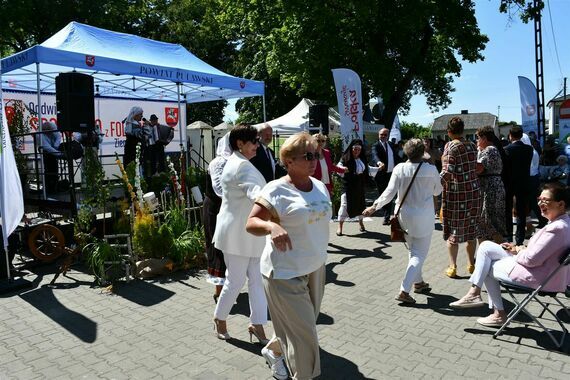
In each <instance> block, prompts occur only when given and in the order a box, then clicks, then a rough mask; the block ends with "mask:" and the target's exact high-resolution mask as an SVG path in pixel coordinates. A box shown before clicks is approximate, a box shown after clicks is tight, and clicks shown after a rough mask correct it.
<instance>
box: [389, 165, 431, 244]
mask: <svg viewBox="0 0 570 380" xmlns="http://www.w3.org/2000/svg"><path fill="white" fill-rule="evenodd" d="M423 163H424V162H423V161H422V162H420V164H419V165H418V167H417V168H416V171H415V173H414V176H413V177H412V182H410V184H409V185H408V188H407V189H406V193H405V194H404V197H403V198H402V202H400V206H399V207H398V210H397V211H396V215H394V216H393V217H392V219H390V240H392V241H394V242H405V241H406V238H405V235H406V234H407V232H406V231H405V230H404V229H402V226H401V225H400V220H399V219H398V215H399V214H400V210H401V209H402V205H403V204H404V201H405V200H406V197H407V196H408V193H409V192H410V188H411V187H412V183H414V180H415V179H416V175H418V172H419V171H420V167H421V166H422V164H423Z"/></svg>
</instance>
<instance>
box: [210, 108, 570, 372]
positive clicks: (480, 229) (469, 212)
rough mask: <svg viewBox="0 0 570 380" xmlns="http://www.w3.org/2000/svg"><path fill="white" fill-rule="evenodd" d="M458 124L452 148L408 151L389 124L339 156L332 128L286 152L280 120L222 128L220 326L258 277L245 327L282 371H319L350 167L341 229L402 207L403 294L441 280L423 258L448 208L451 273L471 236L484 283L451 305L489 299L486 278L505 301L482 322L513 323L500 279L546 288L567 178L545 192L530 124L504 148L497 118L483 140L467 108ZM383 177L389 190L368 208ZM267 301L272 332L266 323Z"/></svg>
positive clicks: (213, 231)
mask: <svg viewBox="0 0 570 380" xmlns="http://www.w3.org/2000/svg"><path fill="white" fill-rule="evenodd" d="M447 133H448V137H449V141H448V142H447V143H446V144H445V145H444V146H443V150H441V149H440V147H439V145H440V144H439V143H434V141H433V140H430V139H424V140H421V139H417V138H412V139H410V140H408V141H407V142H405V144H404V145H403V146H402V148H401V149H400V148H399V147H398V146H397V145H395V144H393V143H391V142H389V141H388V135H389V131H388V130H387V129H382V130H381V131H380V132H379V134H378V137H379V138H378V141H377V142H376V143H375V144H373V145H372V146H371V152H370V157H371V158H370V162H369V159H368V154H367V152H366V145H365V144H364V143H363V141H362V140H359V139H355V140H352V141H351V142H350V144H349V145H348V147H347V148H346V149H345V150H344V152H343V153H342V156H341V159H340V161H339V162H338V163H337V164H334V163H333V161H332V159H331V153H330V151H329V150H328V149H326V147H325V146H326V142H327V136H325V135H323V134H320V133H319V134H316V135H312V136H311V135H309V134H308V133H305V132H302V133H298V134H295V135H293V136H291V137H289V138H288V139H286V140H285V142H284V143H283V144H282V146H281V148H280V152H279V155H278V159H279V160H276V155H275V152H273V150H272V149H271V148H270V143H271V140H272V130H271V127H270V126H269V125H263V126H262V127H260V128H259V129H257V130H256V129H254V128H253V127H251V126H249V125H245V124H243V125H238V126H236V127H235V128H234V129H233V130H232V131H231V132H230V133H229V134H227V135H226V136H225V137H224V138H222V139H220V141H219V143H218V149H217V155H218V157H217V158H216V159H214V160H213V161H212V163H211V164H210V166H209V169H208V180H209V184H208V190H207V192H206V201H205V203H204V210H203V212H204V223H205V230H206V236H207V239H209V240H210V241H208V243H207V247H208V249H207V252H208V274H209V276H208V281H209V282H211V283H212V284H214V285H215V286H216V290H215V292H214V301H215V302H216V307H215V310H214V313H213V319H214V329H215V333H216V336H217V337H218V338H219V339H221V340H228V339H231V335H230V330H229V329H228V325H229V324H228V323H227V318H228V316H229V312H230V309H231V307H232V305H233V303H234V302H235V300H236V298H237V295H238V293H239V291H240V289H241V288H242V287H243V285H244V284H245V282H246V280H247V281H248V291H249V302H250V324H249V326H248V327H247V330H248V332H249V334H250V338H253V337H255V338H256V340H257V341H258V342H259V343H261V344H262V345H263V348H262V349H261V354H262V355H263V357H264V358H265V360H266V362H267V363H268V365H269V367H270V368H271V371H272V374H273V376H274V377H275V378H277V379H286V378H288V376H289V372H288V370H289V371H290V375H291V377H292V378H294V379H310V378H315V377H317V376H319V374H320V359H319V343H318V336H317V330H316V320H317V317H318V314H319V310H320V305H321V301H322V298H323V293H324V284H325V262H326V252H327V246H328V239H329V224H330V220H331V217H332V207H331V196H332V193H333V186H332V184H333V175H338V176H340V177H342V179H341V181H342V190H341V191H342V193H341V194H340V207H339V210H338V229H337V231H336V234H337V235H338V236H343V235H344V231H343V227H344V223H345V222H346V220H347V219H348V218H353V219H355V220H356V221H358V223H359V226H360V231H361V232H362V233H365V232H366V228H365V226H364V217H365V216H371V215H373V214H374V213H376V212H377V211H382V213H383V215H382V217H383V220H384V224H390V219H391V218H392V217H393V215H394V214H396V215H397V217H398V219H399V222H400V225H401V227H402V228H403V230H404V231H405V240H406V247H407V249H408V252H409V260H408V265H407V268H406V270H405V273H404V277H403V279H402V282H401V284H400V291H399V293H398V294H397V295H396V297H395V299H396V300H397V301H398V302H400V303H402V304H414V303H415V302H416V300H415V299H414V298H413V297H412V296H411V293H412V292H414V293H429V292H430V291H431V286H430V284H429V283H428V282H426V281H425V280H424V277H423V275H422V268H423V265H424V263H425V261H426V258H427V254H428V252H429V248H430V243H431V240H432V236H433V231H434V228H435V222H436V217H439V218H441V224H442V227H443V239H444V240H445V241H446V245H447V250H448V256H449V266H448V267H447V268H446V269H445V271H444V273H445V274H446V275H447V276H449V277H450V278H457V260H458V251H459V245H460V244H463V243H465V246H466V252H467V265H466V272H468V273H469V274H470V275H471V277H470V282H471V283H472V284H473V285H472V287H471V288H470V290H469V292H468V293H467V294H466V295H465V296H464V297H463V298H461V299H460V300H458V301H455V302H452V303H451V304H450V307H451V308H470V307H478V306H482V305H483V301H482V299H481V289H482V287H483V285H485V287H486V288H487V291H488V293H489V307H490V308H492V309H493V313H492V314H491V315H489V316H488V317H486V318H480V319H479V320H478V322H479V323H480V324H482V325H485V326H497V325H501V324H502V323H504V321H505V319H506V315H505V311H504V307H503V304H502V300H501V295H500V290H499V285H498V281H499V280H500V281H509V282H514V283H520V284H524V285H530V286H537V284H539V283H540V282H541V281H543V280H544V279H545V278H546V276H547V275H548V274H549V273H550V272H551V271H552V269H553V268H554V267H555V265H556V264H557V262H558V261H557V260H558V258H559V257H560V255H561V254H562V253H563V252H564V251H565V250H566V249H567V248H569V247H570V218H569V217H568V215H567V211H568V206H569V205H570V193H569V190H568V188H567V187H566V185H565V184H562V183H560V181H559V180H555V181H549V182H548V183H547V184H546V185H545V186H544V187H543V188H542V190H540V188H539V186H541V181H540V176H538V175H537V173H536V172H537V170H536V167H533V165H536V164H537V162H538V159H537V158H536V156H538V155H539V153H538V152H536V149H535V148H534V147H533V145H532V141H531V139H529V138H528V137H527V136H526V135H524V134H523V133H522V130H521V129H520V127H513V128H512V129H511V130H510V134H509V139H510V144H509V145H507V146H506V147H504V146H503V144H502V143H501V141H500V140H499V139H498V138H497V137H496V136H495V134H494V131H493V129H492V128H491V127H488V126H482V127H481V128H479V129H478V130H477V133H476V139H477V141H476V143H473V142H471V141H468V140H466V139H465V138H464V124H463V121H462V120H461V119H460V118H453V119H451V120H450V122H449V124H448V128H447ZM527 139H528V140H529V141H526V140H527ZM333 173H335V174H333ZM371 178H373V179H374V183H375V184H376V187H377V190H378V193H379V197H378V199H376V200H375V201H374V202H373V204H372V205H370V206H368V207H367V205H366V197H365V192H366V187H367V184H368V183H369V182H370V180H371ZM537 195H538V200H537V199H536V196H537ZM394 198H395V201H394ZM533 211H534V212H535V213H539V214H538V215H535V216H536V217H537V218H539V219H538V220H539V227H544V228H541V229H539V230H537V231H536V232H535V233H534V235H533V236H532V237H531V238H530V240H529V241H528V245H527V246H524V245H523V243H524V240H525V239H526V238H527V235H526V232H527V231H526V228H527V220H526V218H527V215H528V214H529V212H533ZM513 220H514V223H513ZM513 225H516V226H517V230H516V231H515V232H516V233H515V234H514V235H513V229H514V227H513ZM513 237H514V241H513ZM477 245H479V248H478V249H477ZM569 282H570V273H568V271H561V272H559V275H558V276H557V277H556V279H555V280H553V282H551V283H550V284H549V286H548V289H550V290H555V291H561V290H565V287H566V286H567V285H568V283H569ZM267 311H269V313H270V315H271V320H272V322H273V330H274V333H273V335H272V336H266V334H265V331H264V325H265V324H266V323H267V319H268V318H267ZM287 368H288V370H287Z"/></svg>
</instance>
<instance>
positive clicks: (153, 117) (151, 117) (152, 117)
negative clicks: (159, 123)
mask: <svg viewBox="0 0 570 380" xmlns="http://www.w3.org/2000/svg"><path fill="white" fill-rule="evenodd" d="M149 119H150V120H158V116H156V115H155V114H152V115H150V117H149Z"/></svg>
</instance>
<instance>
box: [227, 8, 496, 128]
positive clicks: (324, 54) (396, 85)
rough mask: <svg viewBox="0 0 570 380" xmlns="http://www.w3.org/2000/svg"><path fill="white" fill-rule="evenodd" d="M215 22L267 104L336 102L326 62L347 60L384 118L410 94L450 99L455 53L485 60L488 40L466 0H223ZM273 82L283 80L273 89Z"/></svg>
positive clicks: (456, 71)
mask: <svg viewBox="0 0 570 380" xmlns="http://www.w3.org/2000/svg"><path fill="white" fill-rule="evenodd" d="M220 1H221V3H223V4H224V5H223V7H222V12H221V13H220V14H219V15H218V19H219V20H220V25H223V26H224V27H225V31H226V35H227V38H228V39H231V40H234V41H236V42H238V44H239V55H238V57H237V58H238V59H237V60H236V61H235V66H236V69H235V71H239V72H241V73H243V75H245V76H247V77H253V78H255V79H262V80H265V81H266V83H267V85H268V86H267V92H268V93H272V92H274V93H276V94H279V93H280V92H281V90H286V91H288V92H286V93H285V94H279V95H281V96H279V98H277V99H273V98H269V99H268V105H269V108H270V109H272V108H273V107H274V106H278V105H277V104H275V103H277V102H279V100H280V99H283V98H284V97H283V96H282V95H286V96H289V93H291V92H292V93H293V95H294V96H296V99H295V102H296V101H298V98H299V97H309V98H312V99H316V100H321V101H325V102H328V103H329V104H335V103H336V99H335V95H334V87H333V79H332V74H331V69H333V68H337V67H347V68H350V69H353V70H354V71H356V72H357V73H358V74H359V75H360V77H361V80H362V84H363V93H364V94H368V93H371V94H373V95H381V96H382V98H383V99H384V104H385V112H384V115H383V120H382V121H383V123H384V124H385V125H391V124H392V121H393V119H394V117H395V115H396V112H397V111H398V110H402V111H404V112H405V111H407V110H409V108H410V99H411V97H412V96H413V95H414V94H418V93H422V94H424V95H425V96H426V98H427V102H428V105H429V106H430V107H431V108H432V109H433V110H438V109H439V108H440V107H445V106H447V105H448V104H449V103H450V97H449V94H450V92H452V91H453V86H452V83H453V76H454V75H456V76H459V75H460V73H461V63H460V62H459V59H463V60H466V61H469V62H475V61H477V60H480V59H483V56H482V55H481V51H482V49H483V48H484V46H485V43H486V42H487V37H486V36H484V35H482V34H481V33H480V31H479V28H478V26H477V21H476V19H475V14H474V4H473V2H472V1H468V0H439V1H431V0H418V1H406V0H374V1H366V2H364V1H351V0H342V1H341V0H325V1H324V2H307V1H304V0H288V1H275V0H220ZM274 82H276V83H278V84H279V85H280V86H279V87H277V88H276V89H273V88H272V87H271V85H272V84H273V83H274Z"/></svg>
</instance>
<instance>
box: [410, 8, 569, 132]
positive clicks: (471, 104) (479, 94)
mask: <svg viewBox="0 0 570 380" xmlns="http://www.w3.org/2000/svg"><path fill="white" fill-rule="evenodd" d="M548 3H550V14H551V15H552V23H551V22H550V15H549V12H548V5H549V4H548ZM498 9H499V0H476V16H477V21H478V24H479V29H480V30H481V32H482V33H484V34H486V35H487V37H489V42H488V43H487V46H486V48H485V50H484V51H483V55H484V56H485V60H484V61H478V62H477V63H474V64H470V63H465V62H464V63H463V64H462V65H463V69H462V72H461V76H460V77H458V78H455V82H454V87H455V92H453V93H452V94H451V98H452V103H451V104H450V105H449V107H448V108H447V109H444V110H440V111H439V112H436V113H431V111H430V110H429V108H428V107H427V105H426V102H425V97H423V96H415V97H414V98H413V99H412V108H411V110H410V113H409V115H403V116H400V119H401V120H404V121H407V122H416V123H419V124H422V125H425V126H427V125H428V124H429V123H431V122H433V119H434V118H436V117H437V116H440V115H442V114H448V113H459V112H460V111H461V110H463V109H467V110H469V112H490V113H492V114H494V115H497V112H498V106H500V107H501V108H500V114H499V119H500V120H501V121H511V120H514V121H516V122H518V123H520V122H521V112H520V98H519V88H518V80H517V77H518V76H519V75H522V76H526V77H527V78H529V79H530V80H531V81H532V82H533V83H534V82H535V75H536V74H535V60H534V24H533V23H532V22H529V23H528V24H523V22H522V21H520V18H515V17H513V19H512V20H511V21H509V17H508V15H506V14H504V13H499V10H498ZM553 30H554V34H553ZM554 39H555V40H556V45H557V47H558V57H559V60H560V66H559V65H558V61H557V59H556V52H555V43H554ZM569 39H570V0H546V5H545V8H544V10H543V13H542V44H543V58H544V97H545V102H548V100H549V99H551V98H552V97H553V96H554V95H556V93H558V91H560V90H561V89H562V85H563V79H562V78H563V76H567V77H569V76H570V42H568V40H569ZM561 71H562V73H561ZM567 93H568V94H570V78H569V80H568V81H567ZM546 114H547V115H548V111H547V113H546Z"/></svg>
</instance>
